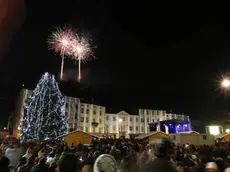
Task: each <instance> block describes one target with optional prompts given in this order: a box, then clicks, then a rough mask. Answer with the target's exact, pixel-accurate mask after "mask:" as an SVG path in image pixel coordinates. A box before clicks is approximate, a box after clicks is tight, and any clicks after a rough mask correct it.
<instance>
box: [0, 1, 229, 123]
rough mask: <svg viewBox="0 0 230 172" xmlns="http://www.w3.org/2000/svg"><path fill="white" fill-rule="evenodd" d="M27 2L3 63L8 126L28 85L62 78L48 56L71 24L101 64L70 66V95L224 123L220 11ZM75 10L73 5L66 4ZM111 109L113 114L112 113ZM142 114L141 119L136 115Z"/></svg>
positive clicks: (224, 29)
mask: <svg viewBox="0 0 230 172" xmlns="http://www.w3.org/2000/svg"><path fill="white" fill-rule="evenodd" d="M58 2H59V3H57V1H55V0H49V1H48V2H46V1H41V2H40V1H36V2H33V1H28V2H27V5H26V19H25V23H24V25H23V27H22V29H21V31H20V32H18V33H17V34H16V35H15V36H14V39H13V41H12V42H11V44H10V47H9V50H8V53H7V55H6V56H5V58H4V60H3V61H2V62H1V66H0V75H1V76H0V79H1V85H2V87H3V89H1V99H0V101H1V120H0V124H3V123H6V121H7V116H8V114H9V113H8V112H10V111H11V110H12V109H13V106H14V100H15V97H16V95H17V93H18V92H19V91H20V89H21V85H22V84H25V87H26V88H30V89H31V88H34V87H35V86H36V84H37V82H38V80H39V79H40V77H41V76H42V74H43V73H44V72H46V71H48V72H51V73H53V74H55V75H56V76H58V75H59V72H60V63H61V58H60V56H59V55H55V54H54V53H52V52H51V51H49V50H48V49H47V39H48V37H49V36H50V34H51V32H50V31H52V30H54V27H56V26H63V25H64V24H70V25H72V27H73V28H76V29H77V30H78V31H79V32H81V33H83V34H84V35H86V36H87V37H88V38H90V39H91V40H92V43H93V46H95V47H97V48H95V49H94V50H93V51H94V55H95V57H96V59H95V60H92V61H89V62H88V63H87V64H84V65H83V67H82V74H83V76H82V77H83V79H82V82H81V84H79V83H77V82H75V81H74V79H75V77H76V69H77V68H76V65H75V64H74V63H73V62H72V61H70V60H66V61H65V70H64V72H65V74H64V75H65V80H66V81H65V82H61V83H60V89H61V91H62V92H63V93H64V94H66V95H73V96H74V95H75V96H77V97H80V98H82V99H83V100H85V101H89V100H90V101H91V102H93V103H95V104H101V105H105V106H107V107H108V109H109V110H113V111H119V110H122V109H124V110H127V111H128V112H129V113H137V109H138V108H151V109H165V110H168V111H170V110H171V111H172V112H175V113H184V114H186V115H189V116H190V117H191V118H192V119H207V118H210V116H215V115H217V114H218V115H223V114H224V113H225V112H227V106H228V105H229V103H228V102H229V100H228V96H226V94H225V95H224V94H222V93H221V89H219V85H218V80H220V79H221V75H223V74H225V73H228V72H229V69H230V51H229V50H230V28H229V26H228V23H229V17H226V16H224V15H223V11H224V10H223V9H224V6H222V5H218V4H216V3H215V4H201V3H199V4H181V2H180V3H177V2H175V1H173V2H171V1H169V2H164V3H162V4H160V3H158V4H157V3H155V2H154V3H153V2H151V1H136V2H133V1H114V2H113V1H109V2H107V1H105V2H104V1H92V2H93V3H92V2H91V1H89V0H84V1H77V0H76V1H74V0H68V1H67V0H65V1H64V0H63V1H61V0H60V1H58ZM67 2H68V3H67ZM110 108H112V109H110ZM135 111H136V112H135Z"/></svg>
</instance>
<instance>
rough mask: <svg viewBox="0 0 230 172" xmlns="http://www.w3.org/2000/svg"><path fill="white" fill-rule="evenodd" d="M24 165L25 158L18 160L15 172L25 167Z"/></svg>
mask: <svg viewBox="0 0 230 172" xmlns="http://www.w3.org/2000/svg"><path fill="white" fill-rule="evenodd" d="M25 164H26V158H25V157H22V158H21V159H20V160H19V163H18V165H17V166H16V167H15V170H14V171H15V172H17V171H18V169H19V168H20V167H21V166H23V165H25Z"/></svg>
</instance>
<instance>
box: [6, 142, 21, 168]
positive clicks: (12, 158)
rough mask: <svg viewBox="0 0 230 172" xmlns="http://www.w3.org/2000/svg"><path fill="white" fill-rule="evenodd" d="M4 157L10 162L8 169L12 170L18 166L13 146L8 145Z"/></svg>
mask: <svg viewBox="0 0 230 172" xmlns="http://www.w3.org/2000/svg"><path fill="white" fill-rule="evenodd" d="M5 157H7V158H8V159H9V160H10V165H9V168H10V169H14V168H15V167H16V166H17V164H18V155H17V152H16V150H15V149H14V147H13V144H10V145H9V147H8V148H7V149H6V151H5Z"/></svg>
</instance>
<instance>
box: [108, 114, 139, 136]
mask: <svg viewBox="0 0 230 172" xmlns="http://www.w3.org/2000/svg"><path fill="white" fill-rule="evenodd" d="M105 133H106V134H108V135H110V136H113V137H116V138H119V137H121V136H123V137H126V138H129V137H130V135H135V134H139V133H140V116H139V115H130V114H128V113H127V112H125V111H120V112H118V113H106V114H105Z"/></svg>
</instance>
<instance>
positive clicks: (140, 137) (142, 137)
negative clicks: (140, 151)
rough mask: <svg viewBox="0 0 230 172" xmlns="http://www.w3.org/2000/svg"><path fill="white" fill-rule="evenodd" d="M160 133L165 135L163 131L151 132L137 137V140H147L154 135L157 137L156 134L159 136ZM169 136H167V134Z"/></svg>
mask: <svg viewBox="0 0 230 172" xmlns="http://www.w3.org/2000/svg"><path fill="white" fill-rule="evenodd" d="M158 133H163V134H165V133H164V132H162V131H154V132H150V133H144V134H140V135H139V136H137V137H135V139H145V138H147V137H149V136H152V135H155V134H158ZM165 135H167V134H165Z"/></svg>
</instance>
